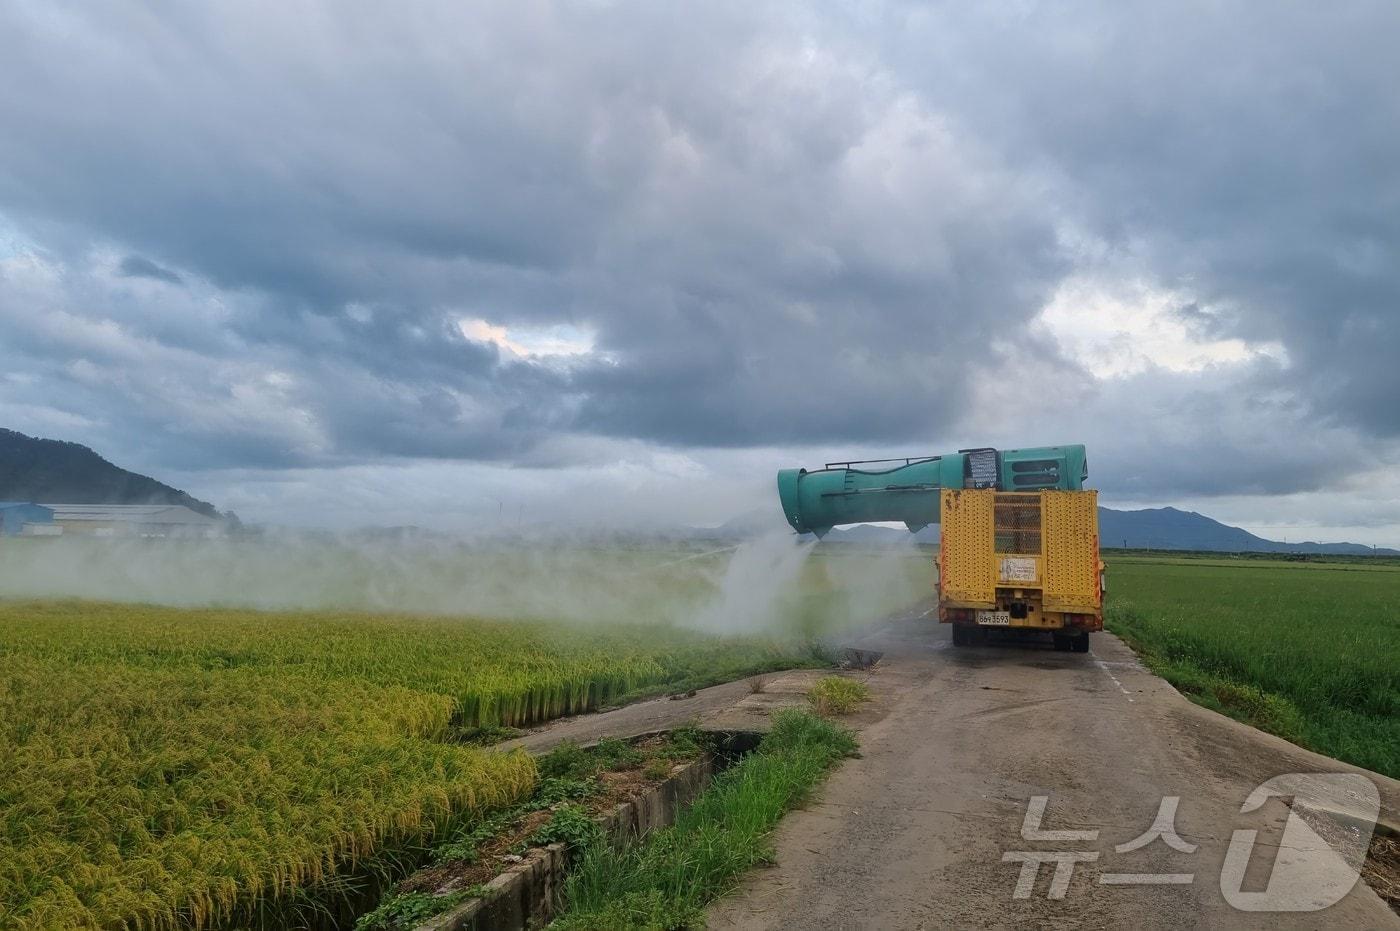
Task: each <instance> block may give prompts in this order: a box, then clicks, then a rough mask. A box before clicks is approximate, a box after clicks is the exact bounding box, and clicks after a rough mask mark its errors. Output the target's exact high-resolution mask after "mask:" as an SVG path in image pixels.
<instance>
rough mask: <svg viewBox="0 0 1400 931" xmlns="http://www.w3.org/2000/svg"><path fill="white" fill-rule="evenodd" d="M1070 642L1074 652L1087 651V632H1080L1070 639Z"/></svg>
mask: <svg viewBox="0 0 1400 931" xmlns="http://www.w3.org/2000/svg"><path fill="white" fill-rule="evenodd" d="M1070 644H1071V648H1072V649H1073V650H1074V652H1076V653H1088V652H1089V635H1088V634H1080V635H1079V636H1078V637H1075V638H1074V639H1073V640H1071V641H1070Z"/></svg>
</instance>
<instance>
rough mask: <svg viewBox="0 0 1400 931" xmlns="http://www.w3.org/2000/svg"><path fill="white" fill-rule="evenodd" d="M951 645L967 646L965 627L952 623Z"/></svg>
mask: <svg viewBox="0 0 1400 931" xmlns="http://www.w3.org/2000/svg"><path fill="white" fill-rule="evenodd" d="M953 646H955V647H965V646H967V628H965V627H963V625H961V624H954V625H953Z"/></svg>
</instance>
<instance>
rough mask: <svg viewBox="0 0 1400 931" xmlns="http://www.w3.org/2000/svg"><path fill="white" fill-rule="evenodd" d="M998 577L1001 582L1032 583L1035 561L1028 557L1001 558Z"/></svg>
mask: <svg viewBox="0 0 1400 931" xmlns="http://www.w3.org/2000/svg"><path fill="white" fill-rule="evenodd" d="M998 576H999V578H1000V579H1001V581H1003V582H1034V581H1035V559H1034V558H1033V557H1029V556H1003V557H1001V567H1000V569H999V571H998Z"/></svg>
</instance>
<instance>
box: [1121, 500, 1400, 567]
mask: <svg viewBox="0 0 1400 931" xmlns="http://www.w3.org/2000/svg"><path fill="white" fill-rule="evenodd" d="M1099 540H1100V542H1101V543H1102V545H1103V546H1105V547H1118V546H1124V547H1129V548H1132V549H1154V550H1209V551H1213V552H1226V553H1320V554H1324V555H1328V556H1370V555H1373V554H1374V555H1380V556H1396V555H1400V550H1393V549H1384V548H1376V549H1372V548H1371V547H1369V546H1366V545H1364V544H1362V543H1314V542H1312V541H1307V542H1304V543H1279V542H1278V541H1276V540H1266V539H1264V538H1263V537H1259V536H1255V535H1254V534H1252V533H1250V532H1249V531H1248V530H1244V529H1242V528H1240V527H1231V526H1230V525H1228V524H1222V523H1221V522H1220V521H1218V520H1214V519H1212V518H1209V517H1206V516H1205V515H1204V514H1197V513H1196V512H1195V511H1179V510H1177V509H1176V508H1147V509H1145V510H1141V511H1115V510H1113V509H1112V508H1102V507H1101V508H1099Z"/></svg>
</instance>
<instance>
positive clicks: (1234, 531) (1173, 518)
mask: <svg viewBox="0 0 1400 931" xmlns="http://www.w3.org/2000/svg"><path fill="white" fill-rule="evenodd" d="M774 520H776V521H777V524H778V525H780V526H786V525H785V524H783V523H782V515H781V513H779V512H778V511H777V509H776V508H774V509H773V511H772V513H771V514H770V513H768V512H766V511H765V512H762V513H760V512H751V513H749V514H744V515H741V516H739V517H737V518H735V519H734V520H731V521H729V522H728V523H726V524H722V525H721V526H719V527H715V528H713V529H711V530H708V531H706V534H707V535H709V536H712V537H716V538H718V537H726V538H730V537H732V538H739V537H742V536H744V535H745V534H744V533H743V531H746V530H750V529H751V528H756V527H759V526H763V527H768V526H773V525H774ZM909 538H910V534H909V531H907V530H901V529H899V528H895V527H877V526H875V525H874V524H856V525H854V526H851V527H838V528H836V529H834V530H832V531H831V533H830V534H829V535H828V536H827V539H828V540H834V541H839V542H843V543H898V542H905V541H908V540H909ZM913 538H914V542H916V543H937V542H938V526H937V525H934V526H932V527H925V528H924V529H923V530H920V531H919V532H918V533H917V534H914V535H913ZM1099 541H1100V543H1101V544H1102V545H1103V546H1104V547H1105V548H1113V547H1123V546H1125V547H1128V548H1131V549H1154V550H1198V551H1205V552H1218V553H1316V554H1321V555H1327V556H1369V555H1377V556H1400V550H1394V549H1386V548H1384V547H1378V548H1376V549H1374V550H1373V549H1372V548H1371V547H1369V546H1366V545H1365V544H1362V543H1314V542H1311V541H1308V542H1303V543H1280V542H1278V541H1275V540H1266V539H1264V538H1263V537H1259V536H1255V535H1254V534H1252V533H1250V532H1249V531H1248V530H1244V529H1242V528H1240V527H1231V526H1230V525H1228V524H1222V523H1221V522H1220V521H1218V520H1214V519H1212V518H1209V517H1206V516H1205V515H1204V514H1197V513H1195V512H1194V511H1181V510H1177V509H1176V508H1148V509H1145V510H1141V511H1117V510H1114V509H1113V508H1104V507H1101V508H1099Z"/></svg>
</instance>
